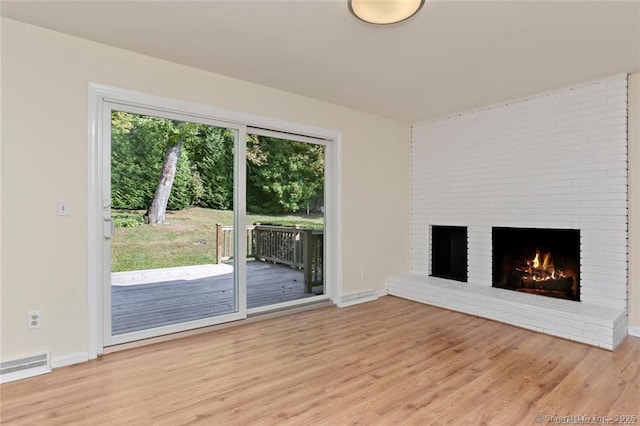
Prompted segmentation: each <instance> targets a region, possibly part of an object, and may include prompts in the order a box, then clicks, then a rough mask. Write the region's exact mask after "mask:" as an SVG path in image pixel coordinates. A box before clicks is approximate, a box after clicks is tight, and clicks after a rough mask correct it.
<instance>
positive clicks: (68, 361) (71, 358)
mask: <svg viewBox="0 0 640 426" xmlns="http://www.w3.org/2000/svg"><path fill="white" fill-rule="evenodd" d="M86 361H89V353H88V352H78V353H75V354H70V355H64V356H59V357H56V358H52V359H51V367H52V368H60V367H66V366H67V365H73V364H80V363H81V362H86Z"/></svg>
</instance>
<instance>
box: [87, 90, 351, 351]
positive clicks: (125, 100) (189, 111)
mask: <svg viewBox="0 0 640 426" xmlns="http://www.w3.org/2000/svg"><path fill="white" fill-rule="evenodd" d="M88 93H89V95H88V112H89V114H88V116H89V123H88V154H87V155H88V167H87V227H88V231H87V245H88V247H87V255H88V261H87V266H88V277H87V278H88V279H87V282H88V291H87V303H88V322H89V324H88V333H89V336H88V351H87V353H88V357H89V359H93V358H96V357H97V356H98V354H100V353H102V351H103V349H104V348H103V342H104V341H105V338H104V334H103V333H105V330H104V329H103V328H102V327H100V326H99V324H101V323H103V322H104V319H103V317H104V313H103V309H104V303H103V300H102V298H103V296H104V295H103V294H102V292H100V289H101V282H102V276H101V274H102V271H101V270H99V269H100V265H101V264H102V263H103V262H102V261H101V259H100V257H101V255H102V253H101V250H98V247H100V244H101V242H102V239H103V235H102V233H103V230H102V228H103V227H102V226H101V225H102V220H103V218H102V215H101V213H102V212H101V211H98V209H97V208H96V206H97V205H100V203H101V202H102V201H103V200H101V199H100V198H101V197H100V194H102V192H103V190H102V179H103V177H102V176H101V175H100V171H101V168H102V164H103V162H102V160H103V158H102V157H103V153H102V152H101V150H100V137H101V124H100V123H101V121H102V120H101V119H102V117H101V116H102V114H103V111H102V109H103V108H102V106H103V104H104V103H105V102H109V103H112V104H118V105H123V108H124V107H125V106H127V107H129V108H130V107H137V108H143V109H147V110H153V111H154V112H157V113H158V114H161V115H168V114H170V115H172V114H177V115H180V116H182V117H184V116H189V117H190V119H194V120H196V121H200V120H203V121H204V122H205V123H210V122H211V121H216V122H218V123H220V124H217V125H220V126H225V127H229V128H234V129H236V130H239V133H240V134H239V138H242V137H243V136H242V133H243V132H244V134H246V128H247V126H251V127H257V128H261V129H269V130H272V131H280V132H283V133H285V134H288V135H299V136H300V137H308V138H313V140H314V141H315V143H320V144H326V146H327V158H326V160H327V169H328V170H327V171H328V172H330V173H328V176H327V179H326V180H325V197H326V205H325V206H326V209H327V210H326V212H329V213H328V214H327V215H325V229H326V231H325V238H326V244H325V250H326V251H325V253H326V254H328V255H326V256H325V260H326V268H327V269H326V271H327V274H326V277H327V279H326V281H325V292H326V294H327V295H328V296H329V298H330V299H332V300H334V301H335V300H337V298H338V295H340V294H341V293H342V258H341V256H342V237H341V232H342V219H341V213H342V200H341V198H342V188H341V184H340V183H341V170H342V161H341V156H342V149H341V132H339V131H336V130H330V129H324V128H319V127H313V126H308V125H302V124H296V123H291V122H286V121H282V120H277V119H273V118H268V117H261V116H257V115H252V114H246V113H240V112H235V111H230V110H226V109H221V108H215V107H211V106H207V105H201V104H195V103H192V102H186V101H180V100H177V99H171V98H165V97H161V96H156V95H151V94H146V93H141V92H137V91H133V90H127V89H120V88H116V87H111V86H106V85H102V84H96V83H91V82H90V83H89V90H88ZM316 139H320V140H321V141H318V140H316ZM240 140H243V139H240ZM242 145H243V144H242ZM242 179H246V176H242ZM243 205H244V203H242V205H240V204H239V203H235V204H234V206H236V208H235V210H238V208H240V209H241V211H238V213H237V214H238V215H239V216H240V217H243V218H244V215H245V214H246V206H244V207H243ZM329 217H330V218H329ZM327 219H328V220H327ZM236 223H237V225H241V223H240V221H238V220H236ZM236 229H241V228H240V227H239V226H236ZM239 240H240V241H243V239H239ZM242 245H243V244H242V243H240V244H239V245H238V250H246V247H245V248H244V249H243V248H242ZM239 258H243V257H239ZM238 266H239V267H238V274H237V275H238V278H237V279H240V277H241V276H242V274H246V269H245V268H244V267H243V265H238ZM245 291H246V290H245ZM245 295H246V294H245ZM240 299H241V300H244V302H243V303H245V304H246V297H244V298H240ZM239 307H241V306H239ZM244 312H245V315H246V309H245V310H244ZM217 318H222V317H217ZM189 324H191V325H197V324H201V323H200V321H194V322H192V323H189ZM207 325H211V324H210V322H209V323H208V324H202V325H199V326H207ZM170 327H171V326H167V327H160V328H158V329H156V331H158V330H159V329H162V330H165V331H167V329H168V328H170ZM171 332H174V331H171ZM109 334H110V333H109ZM121 336H125V335H124V334H123V335H121ZM140 338H145V337H144V336H142V335H140ZM109 344H116V342H109Z"/></svg>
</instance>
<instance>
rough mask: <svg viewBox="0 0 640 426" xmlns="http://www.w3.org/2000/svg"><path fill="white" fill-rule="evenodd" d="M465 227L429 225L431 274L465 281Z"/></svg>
mask: <svg viewBox="0 0 640 426" xmlns="http://www.w3.org/2000/svg"><path fill="white" fill-rule="evenodd" d="M467 241H468V239H467V227H466V226H438V225H432V226H431V276H433V277H440V278H448V279H452V280H456V281H463V282H467Z"/></svg>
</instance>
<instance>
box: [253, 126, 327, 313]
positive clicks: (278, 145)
mask: <svg viewBox="0 0 640 426" xmlns="http://www.w3.org/2000/svg"><path fill="white" fill-rule="evenodd" d="M246 184H247V188H246V194H247V241H248V245H247V249H248V251H247V255H248V257H247V259H248V263H247V306H248V309H249V310H250V312H256V311H260V310H263V309H273V308H274V307H276V306H281V307H286V306H292V305H297V304H300V303H304V302H305V301H311V300H313V299H314V296H319V295H320V296H321V295H324V294H325V286H324V275H325V273H324V265H325V262H324V229H325V218H324V210H325V197H324V194H325V145H324V144H323V143H321V141H318V140H316V139H311V138H303V137H300V136H294V135H290V134H284V133H278V132H272V131H265V130H261V129H249V134H248V136H247V179H246Z"/></svg>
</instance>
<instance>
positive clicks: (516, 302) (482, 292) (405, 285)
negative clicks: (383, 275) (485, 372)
mask: <svg viewBox="0 0 640 426" xmlns="http://www.w3.org/2000/svg"><path fill="white" fill-rule="evenodd" d="M388 292H389V294H390V295H393V296H398V297H402V298H405V299H410V300H414V301H417V302H422V303H426V304H429V305H433V306H438V307H441V308H446V309H451V310H454V311H458V312H462V313H465V314H470V315H475V316H479V317H483V318H488V319H492V320H496V321H500V322H504V323H507V324H511V325H515V326H518V327H522V328H526V329H529V330H534V331H538V332H541V333H545V334H550V335H553V336H557V337H562V338H565V339H569V340H573V341H577V342H581V343H586V344H589V345H593V346H598V347H601V348H604V349H609V350H613V349H615V348H616V347H617V346H618V345H619V344H620V343H622V341H623V340H624V339H625V337H626V336H627V312H626V310H624V309H616V308H612V307H608V306H600V305H594V304H587V303H583V302H574V301H571V300H563V299H555V298H551V297H544V296H538V295H533V294H527V293H520V292H516V291H510V290H503V289H499V288H493V287H488V286H483V285H478V284H470V283H462V282H458V281H452V280H447V279H442V278H435V277H429V276H424V275H418V274H406V275H396V276H392V277H390V278H389V281H388Z"/></svg>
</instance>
